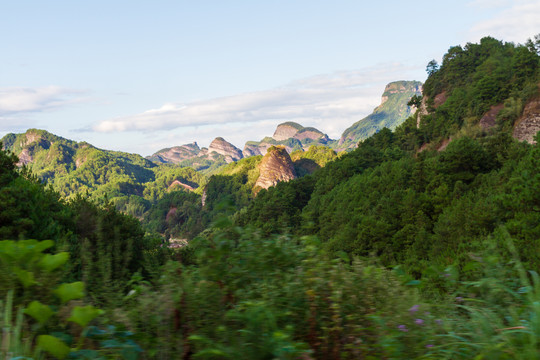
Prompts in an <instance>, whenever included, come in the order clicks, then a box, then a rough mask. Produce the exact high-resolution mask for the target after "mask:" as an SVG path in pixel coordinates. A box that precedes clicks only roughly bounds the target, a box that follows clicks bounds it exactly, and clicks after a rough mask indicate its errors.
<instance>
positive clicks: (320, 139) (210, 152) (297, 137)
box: [147, 81, 422, 172]
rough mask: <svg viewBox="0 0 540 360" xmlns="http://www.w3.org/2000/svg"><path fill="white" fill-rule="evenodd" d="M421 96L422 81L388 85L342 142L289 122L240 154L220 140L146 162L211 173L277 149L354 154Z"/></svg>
mask: <svg viewBox="0 0 540 360" xmlns="http://www.w3.org/2000/svg"><path fill="white" fill-rule="evenodd" d="M421 94H422V83H421V82H419V81H396V82H392V83H389V84H388V85H387V86H386V88H385V90H384V93H383V94H382V101H381V105H380V106H378V107H377V108H375V110H374V111H373V113H372V114H370V115H369V116H367V117H365V118H363V119H361V120H360V121H358V122H356V123H354V124H353V125H352V126H351V127H349V128H348V129H347V130H345V132H344V133H343V135H342V136H341V138H340V139H339V140H333V139H330V138H329V137H328V135H327V134H324V133H323V132H322V131H320V130H318V129H316V128H313V127H304V126H302V125H300V124H298V123H295V122H292V121H288V122H284V123H282V124H279V125H278V126H277V128H276V130H275V131H274V134H273V135H272V136H271V137H269V136H266V137H264V138H263V139H262V140H260V141H248V142H246V144H245V145H244V149H243V150H240V149H239V148H237V147H236V146H234V145H233V144H231V143H229V142H227V141H226V140H225V139H223V138H221V137H217V138H216V139H214V140H213V141H212V143H211V144H210V146H209V147H208V148H199V146H198V145H197V143H196V142H193V143H191V144H185V145H180V146H174V147H170V148H165V149H162V150H159V151H158V152H156V153H154V154H153V155H151V156H148V157H147V159H148V160H151V161H153V162H155V163H158V164H178V165H182V166H190V167H193V168H194V169H196V170H202V171H206V172H208V169H209V168H210V170H213V169H215V167H216V166H215V165H216V164H219V166H221V165H223V164H225V163H230V162H233V161H238V160H240V159H242V158H245V157H250V156H256V155H264V154H266V151H267V150H268V149H269V148H270V147H272V146H276V145H281V146H284V147H285V149H286V150H287V152H289V153H292V152H293V151H295V150H304V151H305V150H308V149H309V147H310V146H312V145H322V146H327V147H329V148H331V149H334V150H336V151H343V150H352V149H354V148H355V147H356V146H357V144H358V142H359V141H362V140H364V139H367V138H368V137H369V136H371V135H373V134H374V133H376V132H378V131H379V130H381V129H383V128H385V127H387V128H390V129H392V130H393V129H394V128H396V127H397V126H398V125H400V124H401V123H402V122H403V121H405V119H407V117H409V116H410V115H411V113H412V112H413V111H414V109H412V108H411V107H409V106H407V103H408V101H409V100H410V99H411V97H412V96H413V95H421Z"/></svg>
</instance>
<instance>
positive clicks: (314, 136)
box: [242, 121, 335, 157]
mask: <svg viewBox="0 0 540 360" xmlns="http://www.w3.org/2000/svg"><path fill="white" fill-rule="evenodd" d="M334 143H335V140H331V139H330V138H328V135H326V134H324V133H323V132H321V131H319V130H317V129H315V128H313V127H303V126H302V125H300V124H298V123H295V122H292V121H288V122H285V123H282V124H279V125H278V126H277V128H276V130H275V131H274V135H273V136H272V137H265V138H264V139H262V140H261V141H248V142H246V145H245V146H244V150H243V152H242V153H243V155H244V157H247V156H255V155H264V154H266V151H267V150H268V149H269V148H270V147H271V146H276V145H281V146H284V147H285V149H286V150H287V152H289V153H291V152H293V151H294V150H307V149H309V147H310V146H311V145H326V146H332V145H333V144H334Z"/></svg>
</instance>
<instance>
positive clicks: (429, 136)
mask: <svg viewBox="0 0 540 360" xmlns="http://www.w3.org/2000/svg"><path fill="white" fill-rule="evenodd" d="M539 76H540V56H539V55H538V54H537V53H536V52H535V51H531V49H530V47H527V46H524V45H514V44H513V43H503V42H502V41H498V40H496V39H493V38H491V37H486V38H483V39H481V41H480V43H479V44H471V43H468V44H467V45H466V46H465V47H464V48H462V47H460V46H454V47H451V48H450V49H449V50H448V52H447V53H446V54H445V55H444V58H443V63H442V65H441V67H440V69H438V70H436V71H431V72H430V74H429V77H428V79H427V80H426V83H425V84H424V88H423V89H424V95H425V97H427V99H428V101H427V104H428V109H427V110H428V111H429V115H427V116H426V115H423V116H422V120H421V127H420V132H421V135H419V136H420V137H421V138H422V139H423V141H424V142H429V141H438V140H440V139H441V138H448V137H449V136H450V135H452V133H455V132H456V131H457V130H458V129H459V128H460V127H461V126H462V125H463V124H464V120H465V118H468V119H469V120H468V121H469V122H472V123H474V124H477V123H478V121H479V120H480V118H481V117H482V115H484V114H485V113H486V112H487V111H488V110H489V109H490V108H491V107H492V106H494V105H497V104H503V103H504V104H505V108H504V110H503V112H502V114H501V116H499V117H498V126H499V127H500V128H501V127H502V128H504V129H506V130H508V129H510V128H511V126H512V125H513V122H514V121H515V120H516V118H517V116H519V115H520V112H521V108H520V106H521V105H518V106H517V107H516V103H521V102H524V101H527V100H528V99H530V98H531V97H532V96H534V95H535V94H536V93H537V91H538V90H537V83H538V80H539ZM437 98H440V100H437ZM436 101H439V102H438V103H437V104H435V102H436ZM441 102H444V103H443V104H441ZM507 106H508V107H507ZM512 107H513V108H514V109H512ZM516 108H517V113H516ZM511 114H512V115H511ZM509 115H511V116H509Z"/></svg>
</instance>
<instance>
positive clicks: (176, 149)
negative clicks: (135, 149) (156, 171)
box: [146, 142, 201, 164]
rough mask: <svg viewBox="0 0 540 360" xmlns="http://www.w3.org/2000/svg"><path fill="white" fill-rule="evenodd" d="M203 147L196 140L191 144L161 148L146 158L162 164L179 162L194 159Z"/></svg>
mask: <svg viewBox="0 0 540 360" xmlns="http://www.w3.org/2000/svg"><path fill="white" fill-rule="evenodd" d="M200 152H201V149H200V148H199V145H197V143H196V142H192V143H191V144H185V145H181V146H173V147H170V148H166V149H162V150H159V151H158V152H156V153H154V154H153V155H150V156H147V157H146V158H147V159H148V160H150V161H153V162H155V163H162V164H178V163H180V162H182V161H183V160H187V159H192V158H194V157H196V156H197V155H199V153H200Z"/></svg>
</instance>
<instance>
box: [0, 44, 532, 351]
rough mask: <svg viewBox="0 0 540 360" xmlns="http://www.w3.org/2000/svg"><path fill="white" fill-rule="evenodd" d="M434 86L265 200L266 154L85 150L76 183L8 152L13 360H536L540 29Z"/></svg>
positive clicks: (306, 166)
mask: <svg viewBox="0 0 540 360" xmlns="http://www.w3.org/2000/svg"><path fill="white" fill-rule="evenodd" d="M427 72H428V75H429V76H428V79H427V80H426V82H425V84H424V87H423V95H422V96H413V97H412V98H411V100H410V104H411V105H415V106H416V108H417V111H416V113H415V114H414V115H412V116H410V117H409V118H408V119H407V120H406V121H405V122H404V123H403V124H401V125H400V126H398V127H397V128H396V129H395V130H394V131H391V130H389V129H384V130H381V131H379V132H377V133H376V134H374V135H373V136H371V137H370V138H368V139H366V140H364V141H362V142H361V143H359V144H358V147H357V148H356V149H355V150H353V151H350V152H348V153H340V154H335V153H334V152H333V151H332V150H331V149H325V148H324V147H312V148H311V149H310V150H309V151H306V152H302V151H299V152H294V153H292V154H291V158H292V159H293V160H294V161H295V162H294V166H295V168H296V169H295V171H296V173H297V174H298V175H299V177H298V178H297V179H295V180H292V181H289V182H281V183H279V184H277V185H276V186H274V187H270V188H268V189H256V191H255V189H254V185H255V182H256V180H257V177H258V175H259V169H258V164H259V162H260V161H261V157H260V156H258V157H250V158H245V159H242V160H240V161H238V162H235V163H231V164H228V165H226V166H225V167H222V168H221V169H220V171H219V172H216V173H215V174H214V175H213V176H211V177H203V176H202V175H200V174H199V173H197V172H195V171H194V170H192V169H187V168H179V167H175V166H167V165H160V166H156V165H152V164H151V163H146V160H144V159H142V158H140V159H139V158H137V159H130V158H129V156H128V154H118V153H116V154H111V153H109V154H102V153H98V152H95V151H90V150H92V149H91V148H90V147H87V148H82V149H76V152H78V153H79V154H81V153H83V152H84V151H87V152H90V153H88V155H87V156H86V157H85V159H86V160H85V163H84V164H81V167H80V168H79V169H84V166H94V168H93V169H94V170H92V171H83V170H79V172H80V174H79V173H77V172H70V175H69V177H65V180H62V181H65V182H66V183H65V184H62V185H61V186H60V185H59V183H55V182H54V181H59V180H54V181H53V182H49V184H46V183H45V182H43V181H42V180H41V179H43V174H44V173H46V172H47V171H49V170H48V169H46V168H43V169H36V168H34V169H33V168H32V165H31V164H29V165H28V166H22V167H18V166H17V165H16V164H17V163H18V162H19V159H17V157H16V156H14V155H13V153H12V152H10V151H8V150H4V151H1V152H0V224H1V227H0V274H1V276H0V322H1V323H2V324H3V333H2V342H1V343H0V358H6V359H49V358H51V359H70V358H71V359H416V358H418V359H473V358H474V359H534V358H538V357H539V356H540V343H539V342H538V339H539V338H540V307H539V306H538V304H539V303H540V277H539V276H538V272H539V271H540V255H539V254H540V148H539V146H540V145H539V143H540V136H539V135H536V136H535V137H534V141H531V142H530V143H529V142H522V141H519V140H517V139H516V138H515V135H516V130H515V129H516V127H517V126H520V125H522V122H523V121H524V114H525V113H526V109H527V107H528V106H530V104H535V103H538V102H540V35H539V36H537V37H536V38H535V39H533V40H529V41H528V42H527V43H526V44H524V45H516V44H513V43H505V42H503V41H499V40H496V39H493V38H490V37H487V38H483V39H482V40H481V41H480V43H478V44H471V43H469V44H467V45H466V46H464V47H461V46H454V47H451V48H450V49H449V50H448V52H447V53H446V54H445V55H444V57H443V61H442V63H441V64H440V65H439V64H438V63H437V62H435V61H431V62H429V64H428V66H427ZM8 140H9V139H8ZM55 144H56V145H54V146H58V148H59V151H60V150H62V148H61V146H62V145H63V144H61V143H58V142H56V143H55ZM47 146H49V145H47ZM71 148H73V147H71ZM71 148H70V149H71ZM70 151H71V150H69V149H68V148H67V147H66V148H64V149H63V152H62V153H64V154H67V155H66V156H68V155H69V153H70ZM92 154H94V155H92ZM74 155H75V153H72V154H71V156H74ZM92 156H95V158H93V157H92ZM122 161H124V163H126V164H129V166H120V165H119V164H120V162H122ZM100 162H101V163H100ZM99 164H101V165H99ZM104 164H110V166H109V168H111V167H112V168H118V171H116V175H115V179H117V180H116V181H113V182H110V181H108V180H107V179H106V177H107V174H109V173H103V174H102V173H100V169H103V166H104ZM137 166H138V167H137ZM126 169H127V170H126ZM76 170H78V169H76ZM83 173H84V174H88V173H90V174H94V177H93V178H92V179H87V178H84V177H83V176H82V175H81V174H83ZM78 174H79V175H78ZM38 175H39V176H40V177H39V178H38ZM102 175H103V176H102ZM101 177H103V179H101ZM50 178H51V179H53V177H50ZM60 178H61V177H59V178H58V179H60ZM178 178H181V179H182V184H183V185H180V186H177V187H174V186H172V185H173V183H174V180H176V179H178ZM55 179H56V178H55ZM118 179H123V180H118ZM76 184H81V185H76ZM84 184H94V185H95V186H94V188H89V189H88V194H87V195H84V194H83V195H81V193H80V192H79V193H77V194H76V193H62V192H59V191H58V190H57V189H58V187H60V188H66V187H67V186H83V185H84ZM141 184H144V185H141ZM55 186H56V187H55ZM85 186H87V185H85ZM171 186H172V187H171ZM164 189H165V190H164ZM85 190H86V189H85ZM111 199H113V200H114V201H112V200H111ZM203 199H204V201H203ZM177 237H181V238H182V239H187V240H189V241H188V242H187V245H185V246H181V247H176V248H174V247H171V246H167V245H168V244H167V242H166V241H167V240H168V239H170V238H177Z"/></svg>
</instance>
